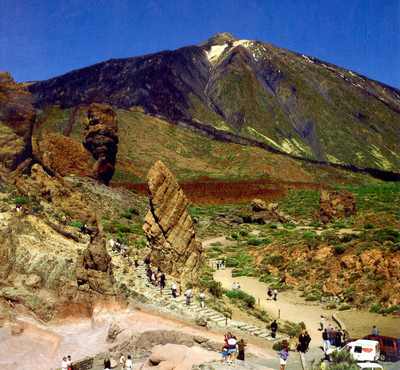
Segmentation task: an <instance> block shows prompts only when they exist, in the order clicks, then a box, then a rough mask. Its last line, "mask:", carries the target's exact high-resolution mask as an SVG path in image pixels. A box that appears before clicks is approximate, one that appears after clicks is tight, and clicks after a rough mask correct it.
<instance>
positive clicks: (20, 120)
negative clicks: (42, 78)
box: [0, 72, 35, 171]
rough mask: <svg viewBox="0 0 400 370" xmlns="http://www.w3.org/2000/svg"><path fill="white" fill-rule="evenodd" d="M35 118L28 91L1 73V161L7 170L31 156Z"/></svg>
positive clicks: (6, 74)
mask: <svg viewBox="0 0 400 370" xmlns="http://www.w3.org/2000/svg"><path fill="white" fill-rule="evenodd" d="M34 120H35V111H34V109H33V107H32V97H31V95H30V93H29V92H28V91H27V90H26V89H25V88H24V87H23V86H22V85H21V84H17V83H16V82H15V81H14V80H13V79H12V77H11V76H10V75H9V74H8V73H4V72H3V73H0V162H2V163H3V164H4V166H5V167H6V168H7V169H8V170H11V171H13V170H15V169H16V168H17V167H18V166H19V165H20V164H21V163H23V162H24V161H26V160H27V159H29V158H31V156H32V127H33V123H34Z"/></svg>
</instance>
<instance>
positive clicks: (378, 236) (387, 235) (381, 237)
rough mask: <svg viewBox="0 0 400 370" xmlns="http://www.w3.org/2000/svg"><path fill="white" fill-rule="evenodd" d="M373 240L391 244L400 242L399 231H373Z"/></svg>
mask: <svg viewBox="0 0 400 370" xmlns="http://www.w3.org/2000/svg"><path fill="white" fill-rule="evenodd" d="M374 240H376V241H378V242H381V243H382V242H385V241H391V242H393V243H397V242H400V231H399V230H396V229H392V228H384V229H380V230H377V231H375V233H374Z"/></svg>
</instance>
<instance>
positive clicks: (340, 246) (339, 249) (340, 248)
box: [333, 244, 346, 255]
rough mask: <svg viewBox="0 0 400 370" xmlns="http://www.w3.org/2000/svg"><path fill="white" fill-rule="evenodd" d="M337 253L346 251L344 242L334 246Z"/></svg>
mask: <svg viewBox="0 0 400 370" xmlns="http://www.w3.org/2000/svg"><path fill="white" fill-rule="evenodd" d="M333 250H334V252H335V254H336V255H340V254H343V253H344V252H345V251H346V246H345V245H343V244H338V245H335V246H334V248H333Z"/></svg>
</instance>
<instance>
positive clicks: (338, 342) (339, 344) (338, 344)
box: [335, 329, 343, 347]
mask: <svg viewBox="0 0 400 370" xmlns="http://www.w3.org/2000/svg"><path fill="white" fill-rule="evenodd" d="M342 343H343V332H342V330H340V329H338V330H337V331H336V343H335V346H336V347H342Z"/></svg>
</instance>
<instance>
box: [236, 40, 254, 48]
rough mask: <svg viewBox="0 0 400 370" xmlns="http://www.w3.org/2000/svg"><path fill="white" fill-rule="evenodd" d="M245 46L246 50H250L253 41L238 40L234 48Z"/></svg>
mask: <svg viewBox="0 0 400 370" xmlns="http://www.w3.org/2000/svg"><path fill="white" fill-rule="evenodd" d="M239 45H241V46H244V47H246V48H248V47H249V46H250V45H251V41H250V40H237V41H235V42H234V43H233V46H234V47H235V46H239Z"/></svg>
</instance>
